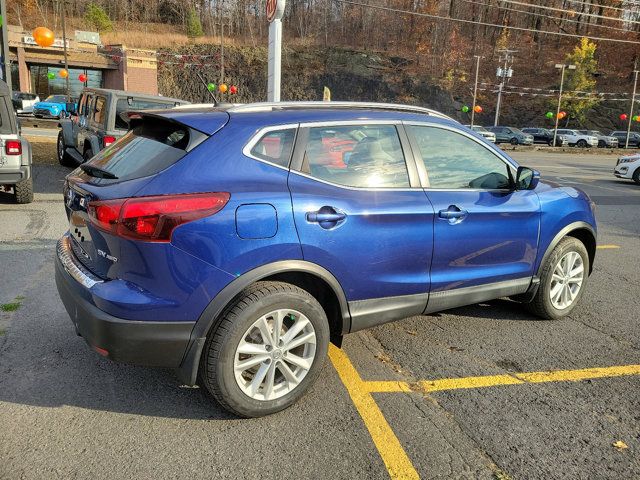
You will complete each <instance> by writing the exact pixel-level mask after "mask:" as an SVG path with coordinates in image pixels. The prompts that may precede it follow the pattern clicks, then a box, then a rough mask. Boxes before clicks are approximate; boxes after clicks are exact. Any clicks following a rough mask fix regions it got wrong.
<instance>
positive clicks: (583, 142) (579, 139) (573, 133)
mask: <svg viewBox="0 0 640 480" xmlns="http://www.w3.org/2000/svg"><path fill="white" fill-rule="evenodd" d="M552 132H553V131H552ZM558 134H560V135H563V136H564V137H565V138H566V139H567V142H569V145H570V146H572V147H580V148H590V147H597V146H598V137H596V136H594V135H586V134H584V133H580V132H579V131H578V130H572V129H569V128H559V129H558Z"/></svg>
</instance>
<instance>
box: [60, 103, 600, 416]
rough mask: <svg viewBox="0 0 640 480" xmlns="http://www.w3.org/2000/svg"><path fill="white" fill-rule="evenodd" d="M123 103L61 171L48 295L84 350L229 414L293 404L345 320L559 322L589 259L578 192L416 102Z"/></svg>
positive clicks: (592, 243)
mask: <svg viewBox="0 0 640 480" xmlns="http://www.w3.org/2000/svg"><path fill="white" fill-rule="evenodd" d="M130 118H131V130H130V131H129V133H127V134H126V135H125V136H124V137H122V138H121V139H120V140H118V141H117V142H116V143H114V144H113V145H111V146H110V147H108V148H105V149H104V150H102V151H101V152H100V153H99V154H98V155H96V156H95V157H94V158H93V159H92V160H91V161H89V162H87V163H85V164H83V165H81V166H80V167H79V168H77V169H76V170H74V171H73V172H72V173H71V174H69V176H68V177H67V179H66V182H65V185H64V198H65V203H66V212H67V216H68V219H69V231H68V232H67V233H66V234H65V235H64V236H63V237H62V238H61V239H60V240H59V242H58V244H57V256H56V283H57V286H58V291H59V294H60V297H61V298H62V301H63V303H64V305H65V307H66V309H67V311H68V313H69V315H70V317H71V319H72V321H73V323H74V325H75V328H76V331H77V332H78V333H79V334H80V335H81V336H82V337H84V339H85V340H86V342H87V343H88V344H89V345H90V346H91V347H92V348H93V349H94V350H95V351H97V352H98V353H99V354H101V355H103V356H105V357H108V358H110V359H112V360H116V361H122V362H128V363H135V364H142V365H152V366H161V367H172V368H175V369H176V370H177V372H178V375H179V377H180V379H181V381H182V382H183V383H185V384H189V385H194V384H196V382H197V381H199V382H200V385H203V386H205V387H206V389H207V390H208V391H209V392H210V393H211V394H212V396H213V397H214V398H215V399H216V400H217V401H218V402H219V403H220V404H221V405H222V406H223V407H224V408H226V409H228V410H229V411H231V412H233V413H235V414H237V415H239V416H242V417H256V416H261V415H266V414H270V413H273V412H276V411H279V410H282V409H284V408H286V407H287V406H289V405H291V404H292V403H293V402H295V401H296V400H297V399H298V398H300V397H301V395H303V393H304V392H305V390H307V388H308V387H309V385H311V384H312V382H313V381H314V380H315V378H316V377H317V375H318V373H319V371H320V368H321V366H322V364H323V361H324V360H325V356H326V354H327V348H328V343H329V342H332V343H334V344H336V345H338V346H339V345H340V342H341V339H342V337H343V335H345V334H347V333H350V332H355V331H358V330H361V329H365V328H369V327H373V326H375V325H380V324H382V323H385V322H390V321H393V320H398V319H402V318H405V317H409V316H413V315H422V314H428V313H431V312H436V311H441V310H446V309H450V308H453V307H458V306H462V305H468V304H473V303H478V302H483V301H487V300H491V299H495V298H498V297H511V298H512V299H514V300H516V301H518V302H521V303H523V304H525V305H526V306H527V307H528V308H529V309H530V310H531V311H532V312H533V313H534V314H536V315H538V316H539V317H541V318H547V319H556V318H560V317H563V316H565V315H568V314H569V313H570V312H572V311H573V309H574V308H575V307H576V305H577V304H578V302H579V300H580V298H581V297H582V295H583V293H584V289H585V285H586V283H587V280H588V277H589V274H590V273H591V271H592V268H593V261H594V257H595V252H596V220H595V217H594V208H595V207H594V204H593V203H592V202H591V201H590V199H589V198H588V197H587V195H586V194H585V193H583V192H581V191H580V190H578V189H576V188H574V187H570V186H564V187H562V186H559V185H556V184H554V183H551V182H545V181H540V178H539V174H538V172H536V171H534V170H531V169H529V168H526V167H522V166H518V164H517V163H516V162H515V161H514V160H512V159H511V158H509V157H508V156H507V155H506V154H505V153H504V152H503V151H501V150H500V149H498V148H496V147H495V146H494V145H493V144H492V143H490V142H487V141H486V140H485V139H483V137H481V136H479V135H478V134H476V133H475V132H473V131H471V130H469V129H467V128H465V127H463V126H462V125H460V124H459V123H458V122H456V121H454V120H451V119H450V118H448V117H446V116H444V115H442V114H440V113H438V112H435V111H432V110H428V109H423V108H418V107H408V106H399V105H386V104H363V103H350V102H345V103H338V102H324V103H316V102H303V103H295V102H294V103H277V104H249V105H240V106H226V107H211V106H199V107H198V106H189V107H188V108H183V107H178V108H174V109H170V110H162V111H160V110H156V111H151V112H149V111H146V112H137V113H133V114H130Z"/></svg>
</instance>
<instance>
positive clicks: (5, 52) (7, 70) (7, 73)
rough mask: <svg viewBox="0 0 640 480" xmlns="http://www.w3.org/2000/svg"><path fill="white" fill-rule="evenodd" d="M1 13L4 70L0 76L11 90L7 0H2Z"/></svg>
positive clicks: (0, 37) (0, 52)
mask: <svg viewBox="0 0 640 480" xmlns="http://www.w3.org/2000/svg"><path fill="white" fill-rule="evenodd" d="M0 15H2V25H0V28H1V29H2V34H1V35H0V45H1V46H2V48H1V49H0V56H2V65H0V69H2V72H1V73H0V78H2V79H3V80H4V81H5V82H6V83H7V85H9V91H11V90H12V88H11V64H10V63H9V43H8V39H7V2H6V0H0Z"/></svg>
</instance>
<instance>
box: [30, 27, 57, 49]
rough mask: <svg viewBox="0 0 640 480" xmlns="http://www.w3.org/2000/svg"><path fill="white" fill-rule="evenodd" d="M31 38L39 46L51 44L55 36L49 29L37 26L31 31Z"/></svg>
mask: <svg viewBox="0 0 640 480" xmlns="http://www.w3.org/2000/svg"><path fill="white" fill-rule="evenodd" d="M32 35H33V39H34V40H35V41H36V43H37V44H38V45H40V46H41V47H50V46H51V45H53V42H54V41H55V36H54V35H53V32H52V31H51V30H49V29H48V28H47V27H38V28H36V29H34V30H33V32H32Z"/></svg>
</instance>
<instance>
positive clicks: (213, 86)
mask: <svg viewBox="0 0 640 480" xmlns="http://www.w3.org/2000/svg"><path fill="white" fill-rule="evenodd" d="M215 89H216V84H215V83H208V84H207V90H209V91H210V92H213V91H214V90H215Z"/></svg>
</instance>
